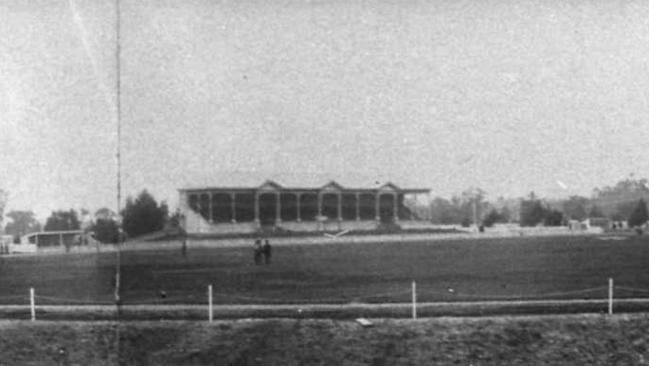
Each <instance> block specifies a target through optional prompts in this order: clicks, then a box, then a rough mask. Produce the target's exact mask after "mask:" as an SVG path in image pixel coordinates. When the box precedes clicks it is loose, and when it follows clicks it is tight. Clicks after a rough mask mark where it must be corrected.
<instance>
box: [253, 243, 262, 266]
mask: <svg viewBox="0 0 649 366" xmlns="http://www.w3.org/2000/svg"><path fill="white" fill-rule="evenodd" d="M254 255H255V264H256V265H260V264H261V255H262V248H261V239H255V246H254Z"/></svg>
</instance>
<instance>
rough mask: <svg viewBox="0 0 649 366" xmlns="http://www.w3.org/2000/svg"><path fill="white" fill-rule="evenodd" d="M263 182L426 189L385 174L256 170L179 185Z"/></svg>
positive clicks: (309, 186) (293, 185) (248, 185)
mask: <svg viewBox="0 0 649 366" xmlns="http://www.w3.org/2000/svg"><path fill="white" fill-rule="evenodd" d="M264 184H272V185H276V186H277V188H290V189H296V188H305V189H313V188H323V187H325V186H328V185H335V186H337V187H338V188H339V189H364V190H365V189H379V188H381V187H386V186H391V187H392V188H398V189H399V190H407V191H418V192H421V193H423V192H428V191H429V189H428V188H421V187H417V188H410V187H403V186H402V185H400V184H399V182H397V181H393V180H389V179H388V178H387V177H364V176H354V175H349V174H346V175H344V176H342V177H340V178H335V179H333V178H332V177H331V176H326V175H324V174H304V173H289V174H286V173H284V174H278V173H270V174H262V173H257V172H227V173H223V174H217V175H216V176H214V177H211V178H208V179H204V181H201V182H193V183H192V184H189V185H186V186H185V187H183V188H181V189H180V190H181V191H189V190H202V189H211V188H214V189H224V188H232V189H238V188H253V187H254V188H256V187H261V186H263V185H264Z"/></svg>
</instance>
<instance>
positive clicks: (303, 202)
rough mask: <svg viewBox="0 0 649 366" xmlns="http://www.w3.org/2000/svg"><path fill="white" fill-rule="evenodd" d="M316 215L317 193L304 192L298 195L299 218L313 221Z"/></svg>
mask: <svg viewBox="0 0 649 366" xmlns="http://www.w3.org/2000/svg"><path fill="white" fill-rule="evenodd" d="M316 216H318V195H317V194H315V193H304V194H302V195H301V196H300V220H302V221H315V218H316Z"/></svg>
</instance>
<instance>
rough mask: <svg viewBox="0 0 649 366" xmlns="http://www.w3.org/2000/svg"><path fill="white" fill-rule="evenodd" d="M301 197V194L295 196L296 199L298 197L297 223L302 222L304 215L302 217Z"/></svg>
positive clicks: (296, 200)
mask: <svg viewBox="0 0 649 366" xmlns="http://www.w3.org/2000/svg"><path fill="white" fill-rule="evenodd" d="M300 196H301V194H299V193H296V194H295V197H296V199H295V202H296V204H297V219H296V221H297V222H300V221H302V215H301V211H300V209H301V207H300Z"/></svg>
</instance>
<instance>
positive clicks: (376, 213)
mask: <svg viewBox="0 0 649 366" xmlns="http://www.w3.org/2000/svg"><path fill="white" fill-rule="evenodd" d="M374 197H375V198H376V199H375V202H374V220H376V221H380V220H381V216H380V215H379V208H380V207H381V204H380V203H379V201H380V199H381V193H380V192H376V195H375V196H374Z"/></svg>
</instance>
